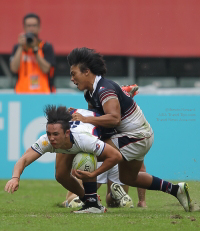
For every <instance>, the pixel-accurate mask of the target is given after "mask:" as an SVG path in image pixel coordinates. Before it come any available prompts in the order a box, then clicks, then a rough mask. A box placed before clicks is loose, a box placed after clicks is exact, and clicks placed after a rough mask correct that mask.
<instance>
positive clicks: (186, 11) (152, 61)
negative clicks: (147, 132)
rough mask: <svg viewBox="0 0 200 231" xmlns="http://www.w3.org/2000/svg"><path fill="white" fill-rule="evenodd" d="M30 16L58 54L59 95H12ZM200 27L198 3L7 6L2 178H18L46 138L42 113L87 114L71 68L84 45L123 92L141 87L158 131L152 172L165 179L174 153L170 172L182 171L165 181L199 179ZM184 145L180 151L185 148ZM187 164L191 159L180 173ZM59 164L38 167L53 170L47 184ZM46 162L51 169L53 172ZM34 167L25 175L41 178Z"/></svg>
mask: <svg viewBox="0 0 200 231" xmlns="http://www.w3.org/2000/svg"><path fill="white" fill-rule="evenodd" d="M30 12H33V13H36V14H38V15H39V16H40V18H41V32H40V38H42V39H43V40H44V41H49V42H50V43H51V44H52V45H53V47H54V51H55V54H56V69H55V86H56V88H57V93H56V94H50V95H45V96H44V95H43V96H42V95H40V96H39V95H35V96H33V95H28V97H27V96H24V95H15V93H14V90H13V89H14V86H15V83H16V79H17V76H16V75H14V74H13V73H12V72H11V71H10V67H9V58H10V55H11V52H12V48H13V45H14V44H16V43H17V37H18V34H19V33H20V32H22V31H23V24H22V19H23V17H24V15H26V14H27V13H30ZM199 27H200V2H199V1H198V0H168V1H160V0H141V1H138V0H101V1H94V0H57V1H54V0H42V1H41V0H19V1H14V0H8V1H4V2H3V1H1V2H0V136H1V151H2V154H1V157H0V158H1V160H2V161H1V170H0V171H1V172H0V178H9V177H10V176H11V169H12V167H13V165H14V163H15V162H16V160H17V159H18V158H19V157H20V155H22V154H23V152H24V151H25V150H26V148H27V147H29V146H30V145H31V144H32V143H33V142H34V141H35V140H36V139H37V138H38V137H39V135H41V134H43V133H45V126H44V125H45V120H43V112H42V109H43V106H44V105H45V104H46V103H49V102H50V103H55V104H62V103H63V104H65V105H67V106H68V107H69V106H74V107H79V108H80V107H81V108H86V107H87V105H86V103H85V101H84V99H83V95H82V93H80V92H77V90H76V86H75V85H74V84H73V83H72V82H70V74H69V73H70V72H69V66H68V64H67V55H68V54H69V52H70V51H71V50H72V49H74V48H76V47H83V46H85V47H89V48H93V49H95V50H96V51H97V52H100V53H101V54H103V55H104V58H105V61H106V64H107V69H108V73H107V76H106V78H109V79H112V80H114V81H116V82H117V83H119V84H120V85H127V84H133V83H137V84H138V85H139V87H140V94H139V95H138V96H136V97H135V100H136V102H138V104H139V105H140V106H141V108H142V109H143V111H144V113H145V115H146V117H147V119H148V120H149V122H150V123H151V125H152V127H153V128H154V131H155V146H154V149H152V151H150V153H151V154H152V155H151V156H152V157H151V158H150V159H151V161H150V159H148V157H147V164H146V165H147V170H148V169H149V171H150V172H151V170H155V169H158V172H159V171H160V170H161V169H163V167H164V166H165V164H164V162H165V158H166V161H167V160H168V158H169V155H170V154H171V153H173V155H172V156H170V158H172V159H173V160H174V163H173V164H172V166H171V167H172V169H176V170H174V172H172V173H171V175H167V174H168V173H167V170H166V171H164V170H163V171H164V172H163V175H162V176H163V177H165V178H171V179H177V178H181V179H183V178H185V177H189V178H190V179H200V170H199V168H197V166H198V163H199V162H198V160H199V156H200V155H199V134H198V130H199V128H200V122H199V115H200V113H199V109H200V106H199V100H200V98H199V95H200V45H199V43H200V32H199ZM170 110H171V111H170ZM169 111H170V112H176V113H177V114H178V113H179V115H177V116H178V121H180V120H179V119H181V118H183V116H182V115H181V112H184V113H185V114H186V116H185V117H187V118H191V115H192V114H193V117H192V118H193V119H194V120H193V121H190V120H188V121H184V122H177V121H174V122H171V121H170V118H171V117H170V118H169V113H168V112H169ZM190 112H191V114H188V113H190ZM159 114H164V115H163V116H164V118H166V119H167V120H166V123H164V122H160V121H159V120H157V119H158V118H160V117H158V115H159ZM165 114H166V115H165ZM40 119H41V120H40ZM38 124H39V125H38ZM37 126H39V127H37ZM42 126H43V127H42ZM34 129H35V130H34ZM33 134H34V135H33ZM157 134H158V135H157ZM186 134H187V135H186ZM178 144H181V145H180V146H179V147H178ZM188 153H190V155H188ZM149 155H150V154H149ZM158 155H162V159H163V164H162V163H161V165H160V166H159V168H158V166H155V162H156V160H157V158H158ZM180 157H181V158H183V157H184V158H185V157H187V158H185V159H183V162H182V165H181V164H180V166H179V168H180V169H177V164H176V163H177V162H178V161H180ZM53 160H54V157H52V158H50V159H48V158H47V159H46V160H44V161H43V162H42V161H40V162H39V163H37V164H36V166H37V168H38V169H39V170H38V172H40V170H41V171H43V170H42V169H44V168H46V170H45V171H43V174H44V175H43V177H44V178H53V177H54V176H53V173H52V172H53V170H52V168H53V167H52V166H53V164H52V162H53ZM154 160H155V161H154ZM148 161H149V162H148ZM50 162H51V165H48V164H49V163H50ZM44 163H45V164H46V166H50V167H48V170H47V167H46V166H45V167H44ZM40 167H41V169H40ZM31 168H32V167H30V170H28V171H27V175H26V174H24V176H25V178H40V177H41V175H37V174H36V173H35V172H34V173H33V171H34V170H32V169H31ZM162 176H161V177H162ZM168 176H169V177H168Z"/></svg>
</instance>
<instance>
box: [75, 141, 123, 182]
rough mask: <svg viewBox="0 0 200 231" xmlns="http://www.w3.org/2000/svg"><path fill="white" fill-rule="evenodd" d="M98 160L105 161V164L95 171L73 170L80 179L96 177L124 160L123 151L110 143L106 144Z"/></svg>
mask: <svg viewBox="0 0 200 231" xmlns="http://www.w3.org/2000/svg"><path fill="white" fill-rule="evenodd" d="M97 160H98V161H103V164H102V165H101V166H100V167H99V168H97V169H96V170H95V171H94V172H87V171H81V170H73V174H74V175H75V176H76V177H77V178H79V179H88V178H94V177H97V176H98V175H100V174H101V173H103V172H106V171H107V170H109V169H111V168H112V167H113V166H115V165H116V164H118V163H119V162H121V161H123V157H122V155H121V153H120V152H119V151H118V150H116V149H115V148H113V147H111V146H110V145H109V144H106V145H105V148H104V150H103V152H102V154H101V155H100V156H98V157H97Z"/></svg>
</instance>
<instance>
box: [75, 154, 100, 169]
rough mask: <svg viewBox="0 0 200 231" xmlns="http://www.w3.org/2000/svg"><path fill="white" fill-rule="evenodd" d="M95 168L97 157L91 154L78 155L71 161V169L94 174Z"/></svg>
mask: <svg viewBox="0 0 200 231" xmlns="http://www.w3.org/2000/svg"><path fill="white" fill-rule="evenodd" d="M96 168H97V157H96V156H95V155H93V154H88V153H78V154H76V156H75V157H74V159H73V162H72V169H76V170H77V169H79V170H82V171H87V172H94V171H95V170H96Z"/></svg>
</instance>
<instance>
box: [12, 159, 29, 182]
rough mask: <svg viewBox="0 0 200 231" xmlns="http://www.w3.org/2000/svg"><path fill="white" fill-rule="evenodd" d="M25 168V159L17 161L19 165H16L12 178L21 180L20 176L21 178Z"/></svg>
mask: <svg viewBox="0 0 200 231" xmlns="http://www.w3.org/2000/svg"><path fill="white" fill-rule="evenodd" d="M25 167H26V162H25V160H24V159H23V158H21V159H19V160H18V161H17V163H16V164H15V167H14V170H13V174H12V177H18V178H20V176H21V174H22V172H23V171H24V169H25Z"/></svg>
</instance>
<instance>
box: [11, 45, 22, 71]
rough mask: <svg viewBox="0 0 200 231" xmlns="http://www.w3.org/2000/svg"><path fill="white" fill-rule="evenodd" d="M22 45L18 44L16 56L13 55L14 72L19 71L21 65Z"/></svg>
mask: <svg viewBox="0 0 200 231" xmlns="http://www.w3.org/2000/svg"><path fill="white" fill-rule="evenodd" d="M22 50H23V48H22V46H18V48H17V50H16V52H15V54H14V56H13V57H12V60H11V62H10V70H11V71H12V72H14V73H17V72H18V70H19V66H20V60H21V55H22Z"/></svg>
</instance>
